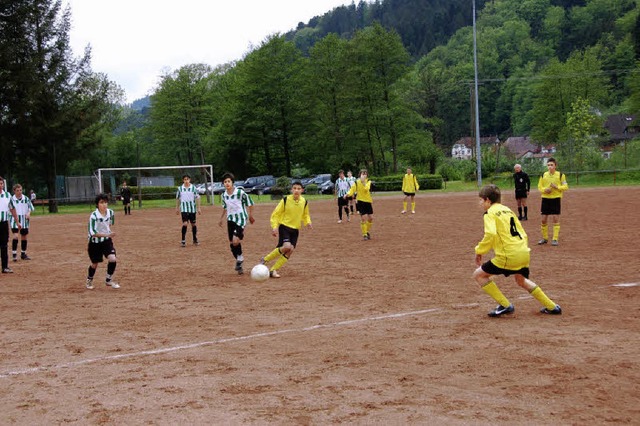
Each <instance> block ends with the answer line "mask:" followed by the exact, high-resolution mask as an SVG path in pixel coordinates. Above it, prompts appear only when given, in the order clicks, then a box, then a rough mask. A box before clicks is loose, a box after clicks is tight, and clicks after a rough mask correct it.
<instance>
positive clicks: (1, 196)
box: [0, 176, 22, 274]
mask: <svg viewBox="0 0 640 426" xmlns="http://www.w3.org/2000/svg"><path fill="white" fill-rule="evenodd" d="M11 200H12V197H11V194H10V193H9V192H8V191H5V190H4V178H3V177H2V176H0V257H1V258H2V273H3V274H11V273H12V272H13V271H12V270H11V268H9V218H10V217H12V218H13V219H14V220H15V221H16V222H18V228H21V227H22V225H20V221H19V220H18V214H17V213H16V209H15V207H14V206H13V202H12V201H11Z"/></svg>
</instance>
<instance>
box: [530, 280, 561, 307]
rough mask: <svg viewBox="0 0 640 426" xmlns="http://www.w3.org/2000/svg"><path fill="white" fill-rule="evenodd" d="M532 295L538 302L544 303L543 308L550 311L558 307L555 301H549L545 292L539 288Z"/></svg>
mask: <svg viewBox="0 0 640 426" xmlns="http://www.w3.org/2000/svg"><path fill="white" fill-rule="evenodd" d="M531 295H532V296H533V297H535V298H536V300H537V301H538V302H540V303H542V306H544V307H545V308H547V309H548V310H550V311H551V310H553V309H554V308H555V307H556V304H555V302H554V301H553V300H551V299H549V298H548V297H547V295H546V294H544V291H542V289H541V288H540V287H538V286H536V288H534V289H533V290H532V291H531Z"/></svg>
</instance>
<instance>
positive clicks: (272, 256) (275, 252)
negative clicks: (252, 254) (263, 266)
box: [262, 247, 282, 263]
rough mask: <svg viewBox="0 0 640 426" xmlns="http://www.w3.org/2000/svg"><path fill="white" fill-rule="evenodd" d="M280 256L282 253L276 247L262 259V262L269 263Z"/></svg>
mask: <svg viewBox="0 0 640 426" xmlns="http://www.w3.org/2000/svg"><path fill="white" fill-rule="evenodd" d="M281 254H282V252H281V251H280V247H276V248H275V249H273V250H272V251H271V253H269V254H268V255H266V256H265V257H263V258H262V259H263V261H264V262H265V263H266V262H271V261H272V260H273V259H275V258H276V257H278V256H280V255H281Z"/></svg>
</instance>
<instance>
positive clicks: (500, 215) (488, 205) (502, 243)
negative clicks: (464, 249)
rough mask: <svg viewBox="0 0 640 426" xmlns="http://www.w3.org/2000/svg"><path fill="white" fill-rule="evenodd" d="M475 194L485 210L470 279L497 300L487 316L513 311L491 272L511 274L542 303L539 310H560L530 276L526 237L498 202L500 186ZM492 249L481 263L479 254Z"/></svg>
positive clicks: (508, 211)
mask: <svg viewBox="0 0 640 426" xmlns="http://www.w3.org/2000/svg"><path fill="white" fill-rule="evenodd" d="M478 195H479V197H480V200H481V202H480V205H481V207H482V208H483V209H484V210H485V214H484V237H483V238H482V241H480V242H479V243H478V245H477V246H476V248H475V252H476V265H477V266H478V269H476V270H475V272H474V273H473V279H474V280H475V281H476V282H477V283H478V284H479V285H480V287H481V288H482V289H483V290H484V291H485V292H486V293H487V294H488V295H489V296H491V297H493V299H494V300H495V301H496V302H498V306H497V307H496V308H495V309H494V310H493V311H491V312H489V316H490V317H499V316H501V315H504V314H511V313H513V312H514V311H515V308H514V307H513V305H512V304H511V302H509V300H508V299H507V298H506V297H505V296H504V294H502V292H501V291H500V289H499V288H498V286H497V285H496V283H495V282H494V281H493V279H492V276H493V275H504V276H506V277H508V276H509V275H513V276H514V278H515V280H516V283H517V284H518V285H519V286H520V287H522V288H524V289H525V290H527V291H528V292H529V293H530V294H531V296H533V297H534V298H535V299H536V300H538V301H539V302H540V303H542V305H543V306H544V307H543V308H542V309H541V310H540V312H542V313H543V314H554V315H559V314H561V313H562V309H561V308H560V305H557V304H556V303H555V302H554V301H553V300H551V299H549V298H548V297H547V295H546V294H544V292H543V291H542V289H541V288H540V287H539V286H538V285H537V284H536V283H534V282H533V281H531V280H530V279H529V259H530V254H529V252H530V249H529V240H528V237H527V234H526V232H524V228H523V227H522V225H521V224H520V221H519V220H518V218H517V217H516V215H515V213H513V211H512V210H511V209H510V208H508V207H506V206H504V205H502V204H500V199H501V195H500V189H499V188H498V187H497V186H495V185H487V186H484V187H483V188H482V189H480V193H479V194H478ZM491 250H493V253H494V257H493V259H491V260H489V261H487V262H485V263H482V255H484V254H487V253H489V251H491Z"/></svg>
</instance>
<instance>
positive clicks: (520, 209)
mask: <svg viewBox="0 0 640 426" xmlns="http://www.w3.org/2000/svg"><path fill="white" fill-rule="evenodd" d="M518 217H522V207H518Z"/></svg>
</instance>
